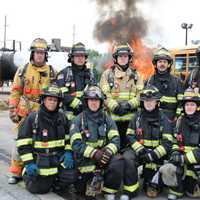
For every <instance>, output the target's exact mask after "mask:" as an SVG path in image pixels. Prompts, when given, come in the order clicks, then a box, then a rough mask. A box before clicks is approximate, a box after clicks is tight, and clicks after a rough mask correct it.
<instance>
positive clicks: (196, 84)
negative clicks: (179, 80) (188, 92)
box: [185, 46, 200, 93]
mask: <svg viewBox="0 0 200 200" xmlns="http://www.w3.org/2000/svg"><path fill="white" fill-rule="evenodd" d="M196 59H197V68H195V69H193V70H192V72H191V73H190V75H189V76H188V78H187V80H186V83H185V88H188V87H191V88H193V89H194V91H195V92H196V93H200V91H199V88H200V46H199V47H198V48H197V50H196Z"/></svg>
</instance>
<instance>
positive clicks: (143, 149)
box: [136, 148, 146, 158]
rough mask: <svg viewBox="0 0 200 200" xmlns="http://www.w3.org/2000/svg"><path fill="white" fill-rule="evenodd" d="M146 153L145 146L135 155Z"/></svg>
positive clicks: (139, 155)
mask: <svg viewBox="0 0 200 200" xmlns="http://www.w3.org/2000/svg"><path fill="white" fill-rule="evenodd" d="M145 153H146V150H145V148H142V149H141V150H139V151H137V152H136V156H138V157H139V158H140V157H141V156H142V155H144V154H145Z"/></svg>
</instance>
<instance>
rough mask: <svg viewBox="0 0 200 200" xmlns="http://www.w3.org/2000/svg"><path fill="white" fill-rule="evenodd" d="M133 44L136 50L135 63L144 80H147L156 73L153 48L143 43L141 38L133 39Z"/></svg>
mask: <svg viewBox="0 0 200 200" xmlns="http://www.w3.org/2000/svg"><path fill="white" fill-rule="evenodd" d="M131 46H132V48H133V50H134V59H133V65H134V68H136V69H137V70H138V71H139V73H140V75H141V76H142V78H143V80H147V79H148V78H149V77H150V76H151V75H153V74H154V66H153V64H152V49H150V48H148V47H146V46H145V45H143V43H142V41H141V39H139V38H137V39H134V40H132V43H131Z"/></svg>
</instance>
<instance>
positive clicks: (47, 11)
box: [0, 0, 200, 52]
mask: <svg viewBox="0 0 200 200" xmlns="http://www.w3.org/2000/svg"><path fill="white" fill-rule="evenodd" d="M0 5H1V6H0V41H2V40H3V26H4V15H7V23H8V27H7V39H16V40H19V41H22V44H23V48H24V49H27V48H28V47H29V45H30V43H31V41H32V40H33V39H34V38H36V37H44V38H45V39H46V40H47V41H48V42H50V41H51V38H61V40H62V45H63V46H70V45H71V44H72V40H73V37H72V35H73V25H74V24H75V26H76V35H75V41H76V42H79V41H82V42H83V43H85V44H86V46H87V47H88V48H94V49H97V50H98V51H100V52H106V51H107V45H106V44H99V43H98V42H97V41H95V39H94V38H93V28H94V24H95V22H96V21H97V20H98V15H97V10H96V6H95V3H94V1H91V0H90V1H89V0H57V1H55V0H34V1H28V0H1V4H0ZM116 6H117V5H116ZM138 7H139V9H140V10H141V12H142V13H143V14H144V16H145V18H147V19H148V20H149V21H150V22H149V29H148V31H149V33H148V35H147V37H146V41H148V43H149V44H151V45H153V46H156V45H158V44H161V45H164V46H166V47H167V48H172V47H177V46H183V45H184V42H185V31H184V30H183V29H182V28H181V23H182V22H187V23H193V24H194V25H193V28H192V29H191V30H189V39H188V41H189V44H190V41H191V40H192V39H193V40H196V39H200V22H199V18H200V11H199V10H200V1H199V0H144V1H143V3H141V4H139V5H138Z"/></svg>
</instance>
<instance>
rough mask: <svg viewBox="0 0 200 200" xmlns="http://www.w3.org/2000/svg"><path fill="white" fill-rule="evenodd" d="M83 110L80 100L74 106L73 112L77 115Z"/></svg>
mask: <svg viewBox="0 0 200 200" xmlns="http://www.w3.org/2000/svg"><path fill="white" fill-rule="evenodd" d="M82 111H83V104H82V103H81V102H80V103H79V104H78V105H77V106H76V108H74V114H75V115H78V114H79V113H81V112H82Z"/></svg>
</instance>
